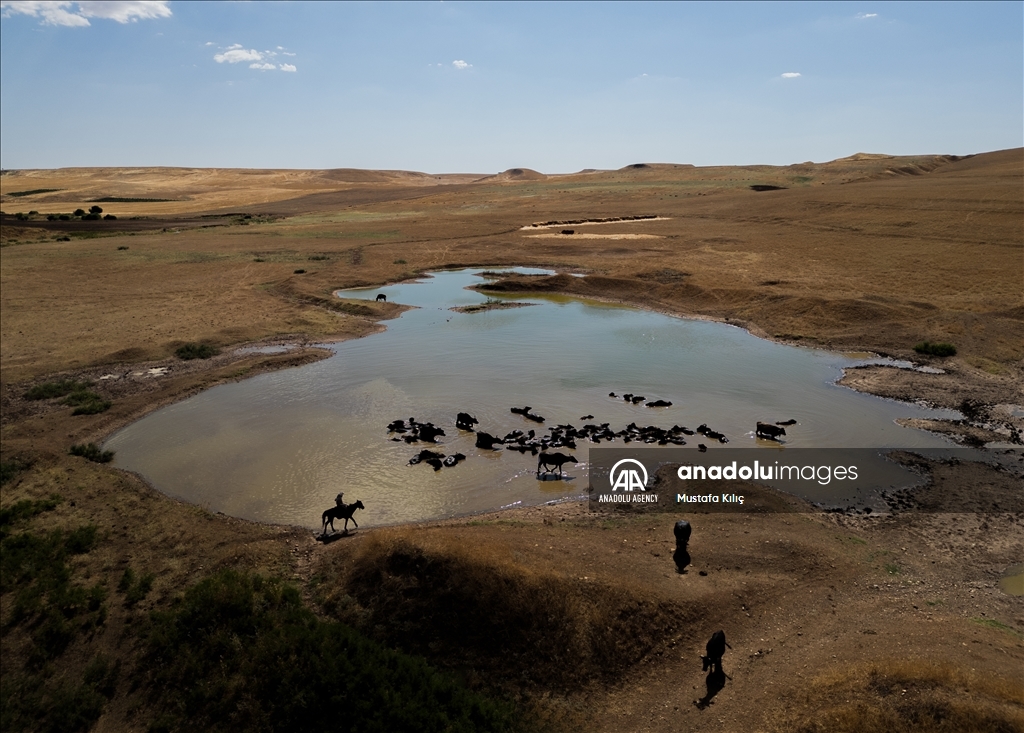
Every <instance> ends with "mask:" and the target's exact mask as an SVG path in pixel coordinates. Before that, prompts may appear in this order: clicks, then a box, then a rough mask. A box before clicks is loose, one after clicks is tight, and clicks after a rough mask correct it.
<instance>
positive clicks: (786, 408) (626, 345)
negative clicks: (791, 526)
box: [105, 270, 955, 527]
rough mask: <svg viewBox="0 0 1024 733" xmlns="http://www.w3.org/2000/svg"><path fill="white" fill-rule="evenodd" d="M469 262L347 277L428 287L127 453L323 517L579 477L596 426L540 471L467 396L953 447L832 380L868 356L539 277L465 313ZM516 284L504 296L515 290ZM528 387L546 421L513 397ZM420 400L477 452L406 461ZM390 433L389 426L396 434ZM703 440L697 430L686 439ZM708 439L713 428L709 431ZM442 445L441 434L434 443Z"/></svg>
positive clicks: (395, 288)
mask: <svg viewBox="0 0 1024 733" xmlns="http://www.w3.org/2000/svg"><path fill="white" fill-rule="evenodd" d="M474 272H476V271H474V270H464V271H454V272H442V273H436V274H435V275H434V276H433V277H430V278H427V279H424V280H422V281H418V282H409V283H401V284H397V285H392V286H388V287H383V288H376V289H372V290H354V291H346V292H344V293H341V295H344V296H345V297H360V298H368V299H372V298H374V297H375V296H376V295H377V294H378V293H385V294H386V295H387V297H388V300H389V301H393V302H398V303H403V304H408V305H413V306H416V308H414V309H412V310H409V311H407V312H406V313H404V314H403V315H402V316H401V318H398V319H396V320H392V321H388V322H387V324H386V325H387V330H386V331H384V332H381V333H378V334H375V335H372V336H368V337H365V338H362V339H357V340H353V341H347V342H344V343H340V344H332V345H330V346H329V348H331V349H333V350H334V352H335V355H334V356H333V357H331V358H329V359H326V360H324V361H320V362H317V363H315V364H311V365H308V366H304V367H301V368H296V369H288V370H285V371H281V372H274V373H269V374H263V375H260V376H257V377H254V378H252V379H248V380H246V381H244V382H239V383H235V384H227V385H222V386H219V387H214V388H213V389H210V390H208V391H206V392H203V393H201V394H199V395H197V396H195V397H192V398H190V399H188V400H186V401H184V402H181V403H178V404H175V405H171V406H169V407H166V408H163V409H161V410H158V411H157V412H154V413H153V414H151V415H149V416H147V417H145V418H143V419H142V420H140V421H138V422H136V423H134V424H132V425H130V426H128V427H126V428H124V429H123V430H121V431H120V432H118V433H117V434H115V435H114V436H113V437H112V438H111V439H110V440H109V441H108V442H107V444H106V446H105V447H106V448H109V449H113V450H115V451H116V452H117V455H116V458H115V462H116V465H118V466H120V467H122V468H126V469H129V470H133V471H137V472H139V473H141V474H142V475H143V476H145V477H146V478H147V479H148V480H149V481H150V482H152V484H153V485H154V486H155V487H156V488H158V489H159V490H161V491H163V492H165V493H168V494H171V495H174V496H178V497H182V498H184V499H187V500H188V501H192V502H195V503H198V504H201V505H203V506H206V507H208V508H209V509H210V510H212V511H222V512H224V513H226V514H230V515H233V516H239V517H244V518H248V519H256V520H261V521H269V522H281V523H288V524H297V525H305V526H311V527H312V526H319V516H320V512H321V511H322V510H323V509H324V508H326V507H328V506H330V505H332V504H333V499H334V496H335V494H337V493H338V492H339V491H344V492H345V498H346V501H355V500H356V499H361V500H362V501H363V503H364V504H365V505H366V507H367V509H366V511H365V512H362V513H360V514H358V515H357V516H356V518H357V520H358V521H360V523H361V525H363V526H372V525H380V524H391V523H397V522H405V521H415V520H422V519H430V518H440V517H447V516H452V515H457V514H465V513H471V512H478V511H486V510H492V509H498V508H501V507H506V506H512V505H516V504H519V503H525V504H536V503H541V502H544V501H550V500H555V499H560V498H563V497H567V496H579V495H581V494H583V493H585V491H586V484H587V478H586V472H585V467H584V466H583V465H582V464H583V463H584V462H585V461H586V460H587V454H588V448H587V445H586V444H584V443H581V444H580V446H579V449H578V450H577V451H574V454H575V455H576V457H577V458H578V459H579V460H580V461H581V466H578V467H576V468H575V469H574V470H572V471H570V474H571V475H572V477H573V479H570V480H567V481H545V482H541V481H537V480H536V478H535V474H534V471H535V469H536V459H535V458H533V457H531V456H530V455H529V454H527V455H525V456H523V455H521V454H519V453H516V452H511V451H495V452H491V451H481V450H478V449H476V448H475V447H474V436H473V435H472V434H470V433H462V432H460V431H458V430H457V429H456V428H455V425H454V423H455V415H456V413H457V412H460V411H464V412H469V413H472V414H473V415H475V416H476V417H477V418H478V419H479V420H480V425H479V426H478V427H479V428H480V429H482V430H486V431H488V432H490V433H492V434H496V435H504V434H506V433H508V432H509V431H511V430H514V429H517V428H518V429H522V430H528V429H530V428H534V429H538V428H539V429H541V430H542V429H543V428H544V427H546V426H548V425H554V424H558V423H571V424H573V425H576V426H580V425H582V424H583V422H584V421H582V420H581V419H580V418H581V417H582V416H584V415H591V414H592V415H594V419H593V420H587V421H585V422H594V423H604V422H607V423H610V424H611V427H612V428H613V429H615V430H619V429H621V428H623V427H624V426H625V425H627V424H628V423H630V422H636V423H637V424H638V425H658V426H661V427H671V426H672V425H674V424H679V425H685V426H688V427H689V428H691V429H692V428H695V427H697V426H698V425H699V424H701V423H706V424H708V425H709V426H710V427H711V428H713V429H715V430H718V431H720V432H722V433H725V435H727V436H728V437H729V438H730V444H729V446H719V445H717V444H713V445H712V446H711V449H712V450H722V449H728V448H729V447H754V446H757V445H760V446H761V447H763V448H764V449H765V450H778V446H776V445H773V444H771V443H769V442H767V441H755V439H754V437H753V428H754V424H755V422H757V421H758V420H761V421H770V422H775V421H780V420H788V419H795V420H797V421H798V424H797V425H795V426H792V427H790V428H787V432H788V435H787V442H786V446H787V447H829V448H835V447H848V448H854V447H856V448H873V447H899V448H928V447H949V446H950V443H948V442H947V441H945V440H944V439H942V438H939V437H937V436H933V435H931V434H929V433H926V432H923V431H917V430H912V429H908V428H903V427H900V426H898V425H896V424H895V423H894V420H895V419H896V418H897V417H948V416H951V415H954V414H955V413H951V412H949V411H941V410H930V409H926V408H922V407H918V406H916V405H908V404H906V403H899V402H895V401H891V400H885V399H881V398H877V397H872V396H870V395H866V394H861V393H859V392H855V391H852V390H849V389H846V388H843V387H838V386H836V385H835V384H834V382H835V380H836V379H837V378H838V377H839V376H840V372H841V369H842V367H844V366H850V365H853V364H857V363H860V362H859V361H858V360H856V359H851V358H849V357H848V356H844V355H842V354H837V353H833V352H826V351H819V350H813V349H805V348H797V347H791V346H783V345H780V344H776V343H772V342H770V341H766V340H763V339H759V338H756V337H754V336H751V335H750V334H749V333H747V332H745V331H743V330H741V329H739V328H735V327H732V326H728V325H724V324H720V323H712V322H707V321H700V320H688V319H682V318H674V317H670V316H666V315H663V314H659V313H653V312H649V311H642V310H637V309H633V308H627V307H622V306H616V305H609V304H605V303H598V302H588V301H584V300H580V299H575V298H568V297H561V296H537V295H535V294H530V295H523V294H518V295H515V296H508V297H511V298H512V299H514V300H517V301H525V302H530V303H533V304H534V305H533V306H531V307H525V308H512V309H502V310H491V311H484V312H477V313H456V312H453V311H451V310H449V309H450V308H452V307H454V306H461V305H471V304H474V303H481V302H484V301H485V300H486V299H487V297H488V296H485V295H483V294H480V293H477V292H475V291H472V290H466V289H465V287H466V286H467V285H470V284H473V283H479V282H482V281H481V280H480V279H479V278H478V277H476V276H475V275H474V274H473V273H474ZM503 297H506V296H503ZM609 392H615V393H617V394H622V393H624V392H631V393H634V394H640V395H644V396H646V397H647V399H648V400H656V399H664V400H669V401H671V402H672V403H673V406H672V407H670V408H664V409H658V408H647V407H645V406H644V405H643V404H640V405H632V404H627V403H624V402H623V401H622V400H621V399H613V398H610V397H609V396H608V393H609ZM525 405H529V406H531V407H533V410H534V412H536V413H538V414H540V415H543V416H544V417H545V418H547V422H546V423H545V425H544V426H538V425H536V424H535V423H531V422H527V421H526V420H525V419H524V418H522V417H520V416H518V415H514V414H511V413H510V412H509V408H510V407H512V406H520V407H521V406H525ZM409 417H415V418H416V419H417V420H420V421H430V422H433V423H435V424H436V425H438V426H440V427H442V428H444V429H445V431H446V432H447V435H446V437H443V438H440V439H439V442H440V443H441V445H440V446H438V447H437V448H435V449H436V450H439V451H441V452H444V453H448V454H451V453H455V452H461V453H464V454H465V455H466V456H468V459H467V460H466V461H465V462H463V463H461V464H459V465H458V466H456V467H454V468H446V469H443V470H441V471H439V472H436V473H435V472H434V471H433V470H432V469H431V468H429V467H428V466H426V465H418V466H409V465H407V463H408V460H409V458H410V457H411V456H413V455H414V454H415V453H416V452H418V451H419V450H420V448H422V447H425V446H424V445H423V444H422V443H420V444H416V445H413V446H410V445H407V444H406V443H402V442H393V441H391V440H389V436H388V434H387V431H386V426H387V424H388V423H390V422H391V421H392V420H395V419H399V418H401V419H407V418H409ZM392 437H393V436H392ZM699 441H701V439H700V436H694V438H693V439H692V440H691V445H693V446H695V445H696V444H697V442H699ZM702 442H707V441H702ZM430 447H432V448H433V446H430Z"/></svg>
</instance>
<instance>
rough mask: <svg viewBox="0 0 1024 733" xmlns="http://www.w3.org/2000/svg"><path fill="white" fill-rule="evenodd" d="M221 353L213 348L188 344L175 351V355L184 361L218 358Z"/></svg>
mask: <svg viewBox="0 0 1024 733" xmlns="http://www.w3.org/2000/svg"><path fill="white" fill-rule="evenodd" d="M219 353H220V349H217V348H215V347H213V346H210V345H208V344H194V343H187V344H185V345H184V346H179V347H178V348H177V349H175V350H174V354H175V355H176V356H177V357H178V358H179V359H182V360H184V361H191V360H192V359H209V358H210V357H211V356H216V355H217V354H219Z"/></svg>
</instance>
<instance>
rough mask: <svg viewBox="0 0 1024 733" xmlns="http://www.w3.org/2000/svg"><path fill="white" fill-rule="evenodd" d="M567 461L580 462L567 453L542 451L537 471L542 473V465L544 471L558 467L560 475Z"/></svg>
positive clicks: (547, 471)
mask: <svg viewBox="0 0 1024 733" xmlns="http://www.w3.org/2000/svg"><path fill="white" fill-rule="evenodd" d="M566 463H578V461H577V460H576V459H575V458H574V457H573V456H567V455H565V453H541V454H540V458H538V459H537V473H538V474H540V472H541V470H540V467H541V466H544V473H549V472H551V471H554V470H555V469H558V475H559V476H561V475H562V466H563V465H565V464H566Z"/></svg>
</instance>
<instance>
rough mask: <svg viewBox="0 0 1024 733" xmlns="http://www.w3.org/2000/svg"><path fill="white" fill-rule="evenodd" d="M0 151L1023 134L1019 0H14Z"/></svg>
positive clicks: (729, 149) (35, 158)
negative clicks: (517, 0)
mask: <svg viewBox="0 0 1024 733" xmlns="http://www.w3.org/2000/svg"><path fill="white" fill-rule="evenodd" d="M0 5H2V8H3V10H2V13H0V15H2V18H0V165H2V167H3V168H54V167H65V166H100V165H110V166H142V165H164V166H202V167H214V166H218V167H251V168H263V167H274V168H336V167H353V168H398V169H406V170H421V171H427V172H436V173H440V172H480V173H486V172H495V171H500V170H505V169H507V168H511V167H529V168H534V169H537V170H540V171H543V172H545V173H557V172H569V171H575V170H580V169H582V168H619V167H621V166H623V165H627V164H629V163H635V162H672V163H693V164H696V165H734V164H747V163H766V164H775V165H785V164H789V163H797V162H802V161H805V160H814V161H824V160H831V159H834V158H837V157H842V156H845V155H850V154H852V153H855V152H879V153H891V154H897V155H911V154H928V153H954V154H961V155H962V154H968V153H977V152H984V151H987V150H996V149H1001V148H1009V147H1020V146H1022V145H1024V4H1022V3H1020V2H1006V3H990V4H986V3H964V4H960V3H936V4H932V3H871V2H854V3H751V4H748V3H735V4H728V3H725V4H719V3H711V4H703V3H696V4H670V3H652V4H643V3H627V4H618V3H597V4H588V3H566V4H561V3H550V4H547V3H526V4H514V3H509V4H503V3H485V4H475V3H458V2H456V3H452V2H435V3H411V4H400V3H393V4H392V3H388V4H373V3H365V4H364V3H338V4H334V3H323V2H320V3H303V2H294V3H269V2H212V3H199V2H187V3H185V2H149V3H146V2H59V3H44V2H7V1H6V0H4V1H3V2H2V3H0Z"/></svg>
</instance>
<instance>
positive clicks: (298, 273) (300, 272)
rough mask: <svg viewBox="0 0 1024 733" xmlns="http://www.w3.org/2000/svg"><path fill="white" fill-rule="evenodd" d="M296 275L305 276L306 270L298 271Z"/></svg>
mask: <svg viewBox="0 0 1024 733" xmlns="http://www.w3.org/2000/svg"><path fill="white" fill-rule="evenodd" d="M294 274H296V275H304V274H306V271H305V270H296V271H295V273H294Z"/></svg>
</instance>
